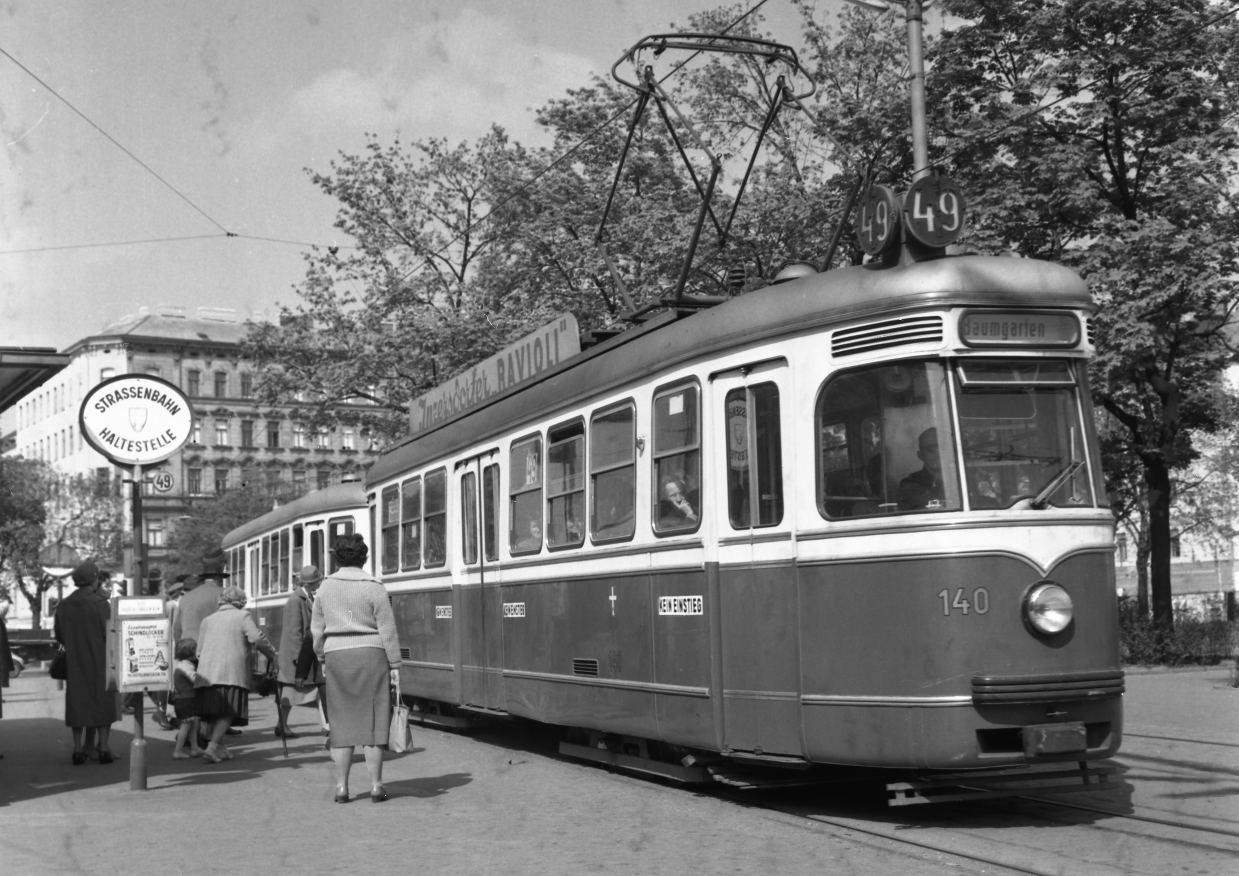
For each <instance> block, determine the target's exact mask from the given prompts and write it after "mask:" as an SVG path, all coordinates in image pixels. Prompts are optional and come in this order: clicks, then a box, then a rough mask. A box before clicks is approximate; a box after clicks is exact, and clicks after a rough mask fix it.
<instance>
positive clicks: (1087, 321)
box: [1084, 316, 1097, 347]
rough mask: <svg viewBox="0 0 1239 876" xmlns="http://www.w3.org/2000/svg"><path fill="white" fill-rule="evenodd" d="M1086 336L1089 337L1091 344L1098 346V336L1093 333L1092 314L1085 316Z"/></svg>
mask: <svg viewBox="0 0 1239 876" xmlns="http://www.w3.org/2000/svg"><path fill="white" fill-rule="evenodd" d="M1084 336H1085V337H1086V338H1088V342H1089V344H1090V345H1091V346H1094V347H1095V346H1097V337H1096V335H1094V334H1093V318H1092V317H1091V316H1086V317H1084Z"/></svg>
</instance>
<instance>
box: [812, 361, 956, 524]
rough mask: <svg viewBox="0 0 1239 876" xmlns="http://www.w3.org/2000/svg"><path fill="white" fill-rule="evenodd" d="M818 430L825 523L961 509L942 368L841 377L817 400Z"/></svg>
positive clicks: (877, 369) (894, 366)
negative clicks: (842, 519) (828, 519)
mask: <svg viewBox="0 0 1239 876" xmlns="http://www.w3.org/2000/svg"><path fill="white" fill-rule="evenodd" d="M816 429H817V454H816V456H817V493H818V508H819V509H820V511H821V513H822V514H823V515H824V516H825V517H828V518H831V519H838V518H847V517H871V516H875V515H885V514H906V513H918V512H925V511H953V510H959V509H960V508H961V507H962V502H961V497H960V489H959V476H958V473H957V471H956V465H955V447H956V445H955V433H954V429H953V427H952V420H951V414H950V403H949V395H948V386H947V370H946V368H945V367H944V365H943V364H942V363H941V362H938V361H937V360H928V361H908V362H898V363H886V364H882V365H871V366H867V367H864V368H858V369H855V370H853V371H844V372H841V373H839V374H836V375H835V376H833V377H831V378H830V380H829V381H827V383H826V386H825V388H824V389H823V390H822V393H821V395H820V397H819V398H818V404H817V415H816Z"/></svg>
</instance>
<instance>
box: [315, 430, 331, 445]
mask: <svg viewBox="0 0 1239 876" xmlns="http://www.w3.org/2000/svg"><path fill="white" fill-rule="evenodd" d="M314 440H315V443H316V444H318V448H319V449H320V450H330V449H331V433H330V432H328V431H327V430H326V429H323V430H321V431H319V433H318V434H317V435H315V436H314Z"/></svg>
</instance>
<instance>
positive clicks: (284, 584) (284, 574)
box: [271, 529, 292, 593]
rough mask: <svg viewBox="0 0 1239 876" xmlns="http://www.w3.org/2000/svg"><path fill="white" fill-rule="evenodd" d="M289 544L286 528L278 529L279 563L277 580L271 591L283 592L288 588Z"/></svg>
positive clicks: (289, 569)
mask: <svg viewBox="0 0 1239 876" xmlns="http://www.w3.org/2000/svg"><path fill="white" fill-rule="evenodd" d="M290 547H291V544H290V540H289V537H288V530H287V529H281V530H280V565H279V576H280V577H279V581H278V582H277V583H276V586H275V587H272V588H271V589H272V591H273V592H277V593H283V592H284V591H285V590H287V589H288V588H289V581H290V574H291V572H292V569H291V567H290V566H289V561H290V559H291V558H292V553H291V550H290Z"/></svg>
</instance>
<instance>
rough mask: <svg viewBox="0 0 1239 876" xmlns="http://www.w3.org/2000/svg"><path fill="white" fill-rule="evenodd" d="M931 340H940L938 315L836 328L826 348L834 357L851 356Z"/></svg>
mask: <svg viewBox="0 0 1239 876" xmlns="http://www.w3.org/2000/svg"><path fill="white" fill-rule="evenodd" d="M933 343H942V317H940V316H909V317H902V318H900V319H885V320H882V321H881V322H871V323H866V324H865V325H857V326H852V327H851V328H845V329H839V331H837V332H835V333H834V334H833V335H831V336H830V351H831V353H832V354H834V355H835V356H851V355H854V354H856V353H867V352H869V351H870V350H882V349H885V348H887V347H902V346H904V345H905V344H933Z"/></svg>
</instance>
